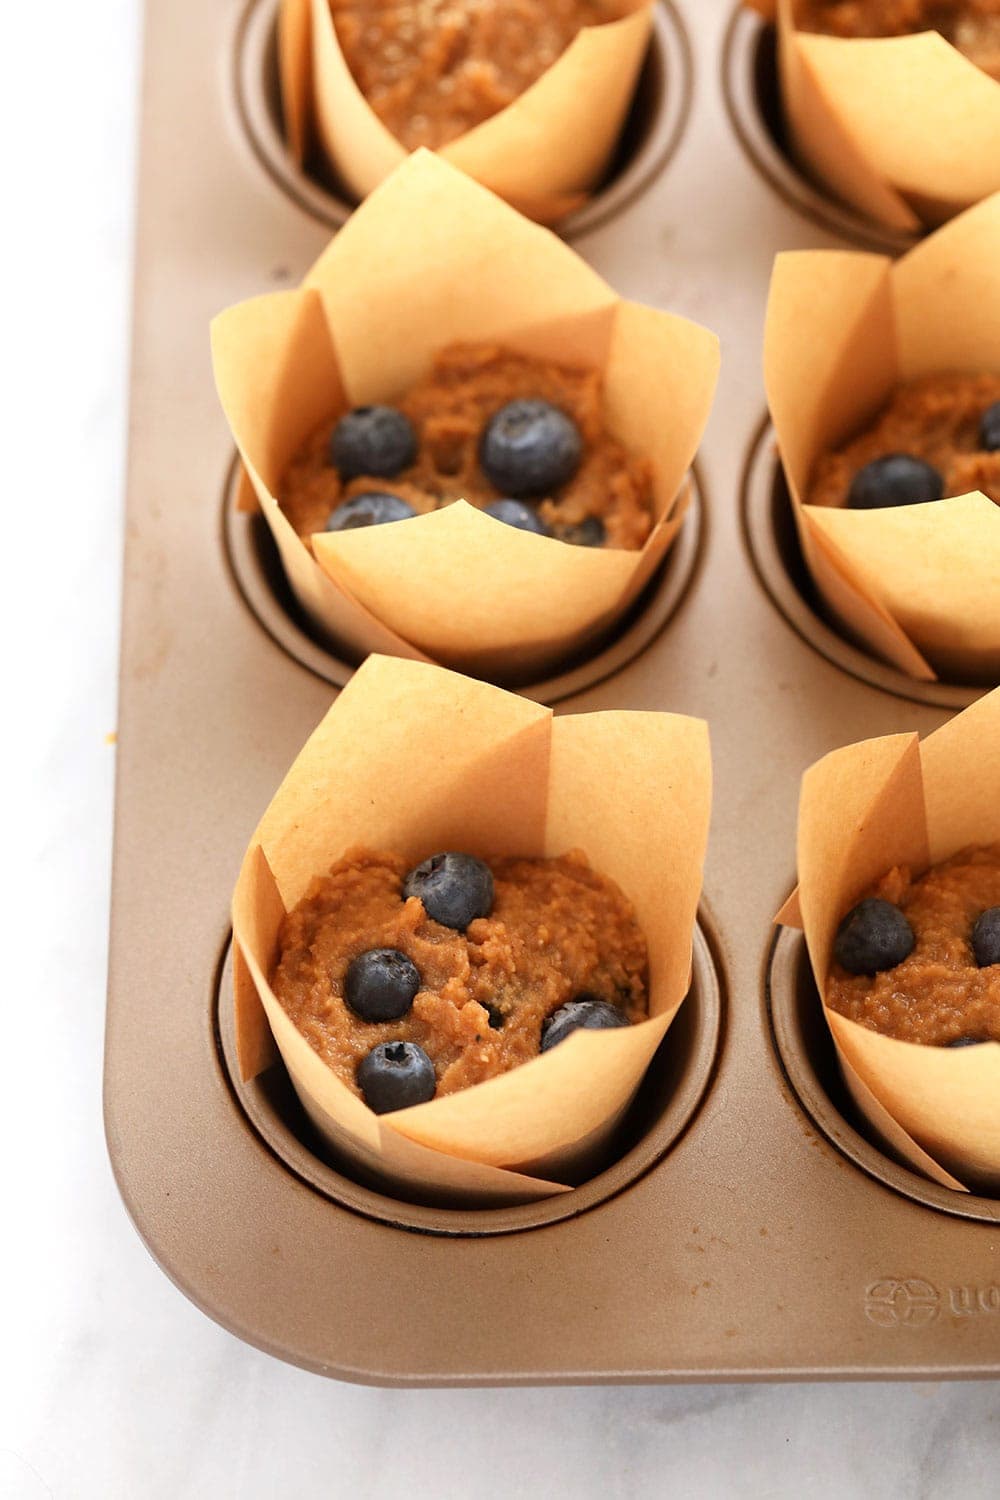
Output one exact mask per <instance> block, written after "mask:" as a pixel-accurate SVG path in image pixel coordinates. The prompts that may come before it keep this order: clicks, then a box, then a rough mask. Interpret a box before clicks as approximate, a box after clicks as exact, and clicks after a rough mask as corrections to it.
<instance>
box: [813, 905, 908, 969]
mask: <svg viewBox="0 0 1000 1500" xmlns="http://www.w3.org/2000/svg"><path fill="white" fill-rule="evenodd" d="M915 943H916V938H915V937H914V935H913V928H912V927H911V926H910V924H909V922H908V921H907V920H906V918H905V917H904V916H903V913H902V912H901V911H900V909H899V907H898V906H893V904H892V902H891V901H882V900H881V899H880V898H879V897H878V896H868V897H866V898H865V900H864V901H859V902H858V904H857V906H855V907H853V908H852V910H851V911H849V912H848V913H847V916H846V917H845V918H844V920H843V921H842V922H841V924H840V926H839V927H838V928H837V937H836V941H835V942H834V945H833V956H834V958H836V960H837V962H838V964H840V966H841V968H842V969H846V970H847V972H848V973H849V974H868V975H871V974H879V973H881V971H882V970H883V969H894V968H895V967H896V965H897V964H901V963H902V962H903V959H904V958H909V956H910V954H911V953H912V952H913V948H914V944H915Z"/></svg>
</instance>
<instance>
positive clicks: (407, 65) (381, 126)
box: [278, 0, 653, 223]
mask: <svg viewBox="0 0 1000 1500" xmlns="http://www.w3.org/2000/svg"><path fill="white" fill-rule="evenodd" d="M537 11H538V13H537V16H535V17H532V15H531V13H530V6H529V4H528V0H504V3H503V4H500V5H497V4H496V3H495V0H494V3H491V4H490V5H488V6H486V5H484V6H479V7H477V6H473V5H468V6H465V7H455V6H448V5H445V4H442V3H440V0H434V3H432V4H429V5H424V6H412V7H408V8H402V7H398V8H397V7H387V6H379V5H377V4H370V5H368V6H367V7H365V6H353V5H347V4H344V3H342V0H332V3H331V0H283V3H282V7H281V11H280V24H279V30H278V53H279V74H280V81H281V94H282V108H283V113H284V117H285V129H286V134H287V138H288V143H289V147H290V149H291V151H292V153H293V155H294V156H295V157H296V158H297V159H298V161H299V162H300V164H301V162H302V161H303V159H304V157H305V155H306V154H307V151H308V149H309V147H310V145H314V146H315V147H317V148H318V149H319V150H320V151H321V152H322V154H323V155H324V156H325V157H326V159H327V160H328V162H329V163H330V165H331V166H332V168H333V169H334V171H335V172H336V174H337V177H338V178H339V179H340V181H341V182H343V183H344V185H345V186H346V187H347V188H348V189H349V190H350V192H351V193H353V194H354V195H355V196H356V197H358V198H359V199H360V198H364V197H366V196H367V194H368V193H370V192H371V191H372V190H373V189H374V188H376V187H377V186H378V184H379V183H380V182H382V181H383V180H384V179H385V178H386V177H388V176H389V175H390V173H392V172H393V171H395V169H396V168H397V167H398V166H399V165H400V164H401V163H402V162H403V161H404V160H405V158H406V156H407V154H408V153H409V152H410V151H412V150H414V149H417V148H419V147H424V146H426V147H429V148H431V149H435V150H438V151H439V152H440V154H441V155H442V156H443V157H445V158H446V159H447V160H448V161H450V162H451V163H452V164H453V165H454V166H456V167H459V168H460V169H461V170H462V171H463V172H467V173H468V175H469V176H470V177H474V178H475V179H476V181H477V182H481V183H483V184H484V186H486V187H488V188H490V189H492V191H493V192H495V193H498V194H499V195H500V196H501V197H502V198H505V199H506V200H507V202H508V203H511V204H513V206H514V207H515V208H517V209H519V210H520V211H521V212H522V213H525V214H528V215H529V216H530V217H531V218H534V219H536V220H538V221H540V222H542V223H553V222H555V221H556V220H557V219H560V218H563V217H564V216H565V215H566V214H568V213H570V212H572V210H574V209H575V208H578V207H579V206H580V205H581V204H582V203H583V202H585V201H586V198H587V197H588V195H589V194H590V192H591V191H592V190H593V189H594V187H595V185H596V184H597V183H598V182H599V181H600V179H601V177H602V175H603V173H604V171H605V169H606V167H607V164H608V161H609V159H610V157H611V155H612V153H613V151H614V148H615V144H616V142H617V140H618V137H619V134H620V133H621V129H622V126H623V124H624V121H625V117H626V115H627V113H628V109H629V105H630V103H631V101H632V96H633V94H634V92H635V87H636V83H637V80H638V77H639V71H640V69H641V67H642V61H643V58H644V56H645V54H646V49H647V46H648V44H649V37H650V33H651V29H652V24H653V6H652V4H651V3H650V0H559V3H558V4H557V5H551V4H550V3H548V4H544V3H543V4H540V5H538V7H537ZM477 12H481V14H479V13H477ZM578 26H579V27H581V28H582V29H577V27H578Z"/></svg>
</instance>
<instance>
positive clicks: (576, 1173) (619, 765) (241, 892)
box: [233, 656, 711, 1201]
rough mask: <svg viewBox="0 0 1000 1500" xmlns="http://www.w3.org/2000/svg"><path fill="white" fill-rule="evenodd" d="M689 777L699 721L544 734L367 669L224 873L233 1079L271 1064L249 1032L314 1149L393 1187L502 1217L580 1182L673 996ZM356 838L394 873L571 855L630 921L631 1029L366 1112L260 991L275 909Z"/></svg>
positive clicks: (700, 815) (682, 937)
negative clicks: (407, 1105)
mask: <svg viewBox="0 0 1000 1500" xmlns="http://www.w3.org/2000/svg"><path fill="white" fill-rule="evenodd" d="M710 783H711V770H710V763H709V749H708V729H707V725H705V724H704V723H703V722H702V721H701V720H698V719H689V718H682V717H679V716H676V715H673V714H657V713H595V714H580V715H575V716H566V717H561V718H558V719H556V718H554V717H553V715H552V713H551V710H549V709H545V708H542V707H540V706H538V705H537V704H534V703H530V702H528V701H527V700H526V699H522V698H518V697H516V696H514V695H512V694H508V693H504V692H502V691H500V690H499V689H498V688H493V687H489V686H487V685H486V684H483V683H479V682H475V681H472V680H470V679H467V678H463V677H459V676H457V675H455V674H453V673H450V672H446V671H444V670H443V669H442V668H439V667H434V666H430V665H427V664H424V663H416V662H404V661H399V660H396V659H393V658H388V657H378V656H375V657H371V658H370V659H369V660H368V662H366V663H365V665H364V666H363V667H362V668H361V669H360V670H359V671H358V672H357V674H356V675H355V677H354V678H353V679H352V681H351V682H350V683H349V684H348V686H347V687H346V688H345V689H344V691H343V692H342V693H341V695H340V697H339V698H338V699H337V701H336V703H335V704H334V706H333V707H332V708H331V709H330V711H329V713H328V714H327V715H326V717H325V719H324V720H323V721H322V723H321V724H320V725H319V727H318V728H317V730H316V731H315V733H314V734H313V735H312V737H311V738H310V739H309V740H308V742H307V743H306V745H305V746H304V748H303V750H302V752H301V753H300V755H299V756H298V758H297V759H296V761H295V764H294V765H293V766H292V768H291V770H290V771H289V773H288V775H287V777H286V778H285V780H284V782H283V783H282V785H281V787H280V788H279V790H278V792H277V793H276V795H275V797H274V800H273V802H272V803H271V805H270V807H269V808H268V810H267V812H266V813H265V814H264V817H263V818H262V820H261V822H260V824H259V826H258V828H257V830H256V832H255V833H254V836H253V839H252V840H251V843H250V848H249V851H248V853H247V855H246V858H245V860H244V863H243V867H242V870H241V871H240V876H239V881H238V883H237V886H236V891H235V894H234V897H233V934H234V949H235V952H236V954H237V966H236V974H237V982H236V1035H237V1050H238V1056H239V1059H240V1068H241V1071H242V1073H243V1075H244V1077H252V1076H254V1075H255V1074H256V1073H257V1072H259V1071H260V1070H261V1069H262V1068H263V1067H265V1066H267V1064H268V1063H269V1062H270V1061H272V1060H273V1056H274V1053H273V1048H272V1045H271V1039H270V1037H269V1035H268V1022H270V1028H271V1032H272V1033H273V1037H274V1040H275V1041H276V1043H277V1045H278V1048H279V1050H280V1052H281V1055H282V1057H283V1058H284V1061H285V1065H286V1067H287V1068H288V1071H289V1074H290V1075H291V1079H292V1082H293V1084H294V1085H295V1088H296V1090H297V1092H298V1094H299V1096H300V1098H301V1099H302V1102H303V1104H304V1106H305V1108H306V1109H307V1111H308V1112H309V1114H310V1116H311V1117H312V1119H313V1121H314V1123H315V1124H316V1126H317V1127H318V1128H319V1130H320V1131H321V1133H322V1134H323V1135H324V1136H325V1138H326V1139H327V1140H328V1141H329V1142H330V1143H331V1144H332V1145H333V1146H334V1147H335V1148H336V1150H337V1151H338V1152H339V1153H340V1154H341V1155H346V1156H348V1157H350V1158H352V1159H353V1160H354V1161H356V1162H358V1163H359V1164H360V1165H361V1166H362V1167H363V1168H365V1169H367V1170H368V1171H372V1170H374V1171H376V1172H377V1173H378V1174H379V1175H380V1176H382V1177H383V1178H385V1179H388V1180H389V1181H390V1182H391V1183H393V1184H395V1185H396V1186H402V1187H403V1188H404V1189H406V1190H407V1191H409V1192H414V1191H416V1192H420V1193H425V1194H432V1195H440V1194H448V1195H456V1194H458V1195H460V1196H461V1197H462V1198H463V1199H467V1200H481V1201H498V1200H503V1201H520V1200H525V1199H528V1198H532V1197H542V1196H547V1195H549V1194H551V1193H555V1192H559V1191H562V1190H563V1185H564V1184H566V1183H569V1182H573V1181H577V1180H580V1178H581V1177H582V1176H583V1175H586V1174H587V1171H588V1167H589V1166H590V1165H591V1164H592V1163H593V1162H594V1161H595V1160H596V1159H597V1157H598V1156H599V1154H600V1151H601V1148H603V1147H604V1146H605V1145H606V1143H607V1141H608V1138H609V1136H610V1134H611V1132H612V1131H613V1129H614V1127H615V1126H616V1125H617V1123H618V1122H619V1120H620V1119H621V1116H622V1114H623V1113H624V1110H625V1109H626V1107H627V1105H628V1103H629V1102H630V1100H631V1098H632V1096H633V1094H634V1092H635V1090H636V1088H637V1087H638V1085H639V1083H640V1081H641V1079H642V1076H643V1074H644V1073H645V1071H646V1068H647V1066H648V1064H649V1061H650V1059H651V1057H652V1056H653V1053H654V1052H655V1050H656V1048H657V1046H658V1045H659V1043H660V1041H661V1040H662V1038H663V1036H664V1035H665V1033H666V1031H667V1028H668V1027H669V1025H670V1023H671V1021H672V1020H673V1017H674V1015H675V1013H676V1011H677V1009H678V1007H679V1006H680V1003H681V1001H682V1000H683V998H684V995H685V993H686V991H687V988H688V984H689V982H690V974H691V944H692V935H693V930H694V922H695V916H696V912H697V906H698V900H699V896H700V892H701V870H702V861H703V858H704V852H705V843H706V838H707V832H708V817H709V804H710V798H711V785H710ZM359 844H366V845H368V846H369V847H371V848H376V849H380V848H381V849H393V850H398V851H401V852H402V853H404V854H407V855H409V856H411V857H412V858H413V859H414V861H416V860H418V859H421V858H424V857H425V856H426V855H428V854H430V853H433V852H434V851H435V850H437V849H441V848H456V847H457V848H461V849H466V850H470V851H473V852H477V853H479V854H482V855H485V856H488V857H493V856H502V855H505V854H521V855H539V856H540V855H546V856H550V855H557V854H564V853H566V852H567V851H568V850H570V849H574V848H581V849H583V850H584V852H585V853H586V855H587V857H588V859H589V860H590V861H591V864H592V865H593V867H594V868H595V869H596V870H599V871H600V872H601V873H602V874H604V875H607V876H609V877H610V878H611V879H612V880H614V881H616V882H617V883H618V884H619V886H620V887H621V888H622V890H623V891H624V892H625V894H626V895H627V896H628V897H629V899H630V900H631V901H632V902H633V903H634V905H635V908H636V915H637V918H638V921H639V923H640V925H641V927H642V929H643V931H644V933H645V935H646V939H647V942H648V945H649V975H650V1019H649V1020H648V1021H644V1022H642V1023H640V1024H639V1025H636V1026H631V1027H627V1028H625V1029H623V1030H620V1031H615V1032H604V1033H600V1034H596V1033H589V1034H576V1035H574V1036H572V1037H570V1038H569V1039H568V1040H567V1041H566V1042H565V1043H563V1044H562V1045H561V1046H560V1047H558V1048H555V1049H553V1051H552V1052H551V1053H547V1054H545V1056H543V1057H539V1058H537V1059H535V1060H533V1061H532V1062H530V1063H527V1064H525V1065H524V1066H522V1067H520V1068H517V1069H515V1070H514V1071H512V1072H510V1073H508V1074H505V1075H503V1076H502V1077H499V1078H496V1079H491V1080H490V1081H489V1082H487V1083H484V1084H479V1085H477V1086H476V1087H475V1088H472V1089H467V1090H465V1091H464V1092H463V1093H459V1094H454V1095H451V1096H449V1097H446V1098H442V1099H435V1100H432V1101H431V1102H430V1103H429V1104H424V1105H420V1106H418V1107H416V1108H413V1109H407V1110H401V1111H399V1112H397V1113H395V1114H393V1115H392V1116H382V1117H381V1118H379V1117H377V1116H376V1115H374V1114H372V1113H371V1111H370V1110H368V1108H367V1107H366V1106H365V1105H364V1104H363V1103H362V1102H361V1100H359V1099H358V1098H356V1097H355V1095H354V1094H352V1093H351V1092H350V1090H349V1089H347V1088H346V1087H345V1085H344V1084H342V1083H341V1082H340V1080H339V1079H338V1078H337V1077H336V1076H335V1075H334V1074H333V1072H332V1071H330V1070H329V1069H328V1068H327V1067H326V1066H325V1064H324V1063H322V1062H321V1060H320V1058H319V1057H318V1055H317V1054H316V1053H315V1052H313V1050H312V1048H311V1047H310V1046H309V1044H308V1043H307V1042H306V1040H305V1038H304V1037H303V1036H302V1035H301V1034H300V1033H299V1032H298V1031H297V1030H296V1029H295V1027H294V1026H293V1025H292V1024H291V1022H290V1021H289V1020H288V1018H287V1016H286V1015H285V1013H284V1011H283V1010H282V1009H281V1007H280V1006H279V1005H278V1003H277V1000H276V999H275V997H274V995H273V994H272V991H271V989H270V986H269V985H268V982H267V976H268V974H269V973H270V972H271V969H272V967H273V964H274V961H275V956H276V940H277V933H278V927H279V924H280V922H281V918H282V916H283V914H284V912H285V910H286V909H290V908H291V907H293V906H294V905H295V904H296V902H297V901H299V900H300V899H301V897H302V896H303V895H304V894H305V892H306V891H307V889H308V888H309V886H310V884H311V882H312V880H313V879H314V877H316V876H317V875H320V874H322V873H325V871H326V870H327V869H329V867H330V865H331V864H332V863H333V862H334V861H335V860H337V859H338V858H340V857H341V856H342V855H343V854H344V852H345V851H346V850H347V849H349V848H351V847H352V846H356V845H359ZM265 1013H266V1019H265ZM536 1178H541V1179H542V1180H540V1181H536V1180H534V1179H536ZM546 1179H547V1180H546Z"/></svg>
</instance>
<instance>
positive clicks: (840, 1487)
mask: <svg viewBox="0 0 1000 1500" xmlns="http://www.w3.org/2000/svg"><path fill="white" fill-rule="evenodd" d="M206 3H208V0H206ZM718 3H721V0H718ZM138 9H139V7H138V5H137V4H136V3H134V0H91V3H90V4H89V5H81V4H80V3H79V0H50V3H49V4H48V5H46V6H42V5H38V4H36V5H29V6H21V7H18V8H15V7H13V6H12V5H10V6H8V7H7V13H6V14H5V17H4V19H5V23H6V24H5V54H6V58H7V61H8V68H7V69H6V70H5V72H6V77H5V84H4V89H3V91H2V92H3V104H2V108H3V110H4V112H5V116H6V119H5V127H6V128H5V130H4V139H5V141H6V143H7V150H6V152H5V163H6V172H5V178H6V188H7V193H6V196H7V203H8V208H9V209H10V210H12V212H11V213H10V215H9V216H8V217H7V229H6V230H5V231H4V235H3V251H2V257H3V268H4V273H5V274H4V285H5V287H6V288H7V296H6V297H5V299H4V300H5V339H4V343H5V353H6V356H7V358H6V360H5V362H4V364H5V369H6V373H7V380H8V382H9V384H8V387H7V391H6V395H5V402H4V407H3V410H4V412H5V413H6V414H10V415H11V416H12V418H13V420H12V424H11V427H10V429H9V430H8V431H7V432H6V435H5V439H4V449H5V452H6V455H7V459H8V462H7V464H6V465H5V480H6V504H5V517H6V532H5V547H4V558H5V564H6V565H5V567H4V575H3V576H4V583H3V588H2V590H0V598H2V607H3V611H4V621H3V635H4V639H5V640H6V641H7V642H8V643H9V646H8V650H7V652H6V654H5V659H6V663H7V666H6V673H7V677H8V681H9V678H10V676H11V674H13V678H14V686H15V691H14V693H13V694H10V693H8V695H7V703H8V718H7V726H8V727H7V730H6V733H5V735H4V737H3V741H2V746H3V748H2V755H3V773H4V775H3V785H4V786H5V787H6V788H8V789H9V791H8V796H7V798H6V799H5V805H4V819H5V824H6V827H7V830H8V833H9V834H10V837H9V838H8V839H7V840H6V844H7V851H8V852H7V860H6V867H7V892H8V894H7V897H6V900H5V903H4V906H5V910H6V912H7V913H9V914H12V916H13V921H12V923H11V925H10V927H9V928H8V930H7V936H6V942H5V962H6V967H7V975H6V984H5V991H6V1005H5V1014H6V1017H7V1024H6V1033H5V1043H6V1053H7V1057H8V1058H9V1059H12V1061H11V1063H10V1064H9V1066H8V1068H7V1069H6V1070H5V1076H4V1080H3V1088H2V1091H0V1098H2V1103H3V1116H4V1122H5V1128H4V1134H3V1140H4V1174H3V1181H4V1189H5V1191H4V1197H5V1199H6V1204H7V1209H8V1213H7V1215H6V1223H7V1228H6V1229H5V1230H4V1232H3V1233H2V1235H0V1269H2V1274H3V1284H4V1286H5V1288H6V1290H7V1293H8V1295H7V1296H6V1297H5V1299H4V1316H3V1323H2V1335H0V1347H2V1350H3V1355H4V1358H3V1360H2V1373H0V1381H2V1399H0V1497H3V1500H22V1497H24V1500H34V1497H43V1496H57V1497H59V1500H70V1497H72V1500H78V1497H79V1500H91V1497H94V1500H109V1497H119V1496H121V1497H128V1500H131V1497H141V1500H145V1497H150V1500H186V1497H203V1496H204V1497H208V1496H213V1497H215V1496H230V1495H233V1496H235V1495H240V1496H245V1497H247V1500H258V1497H259V1500H265V1497H270V1496H273V1495H282V1496H286V1497H312V1496H320V1495H322V1496H324V1497H325V1496H331V1495H332V1496H341V1495H344V1496H348V1495H350V1496H357V1497H382V1496H395V1495H404V1494H405V1495H409V1496H434V1497H451V1496H455V1497H459V1496H462V1497H465V1496H469V1495H472V1494H475V1495H484V1496H497V1497H501V1496H504V1497H505V1496H519V1495H548V1494H554V1493H556V1492H557V1491H558V1492H561V1493H563V1494H566V1495H573V1496H576V1495H581V1496H589V1495H594V1496H597V1495H601V1496H612V1497H614V1496H633V1495H647V1494H648V1495H661V1494H666V1493H678V1494H686V1493H691V1492H698V1493H700V1494H702V1495H706V1496H709V1497H713V1496H730V1495H733V1496H747V1497H758V1496H760V1497H763V1496H786V1495H787V1496H798V1495H801V1494H809V1495H810V1496H811V1497H812V1500H827V1497H838V1500H839V1497H851V1496H859V1497H860V1496H870V1495H874V1494H877V1495H879V1496H906V1497H917V1496H927V1497H933V1500H951V1497H966V1496H969V1497H980V1496H988V1495H996V1494H998V1493H1000V1418H998V1400H997V1398H998V1394H1000V1393H998V1390H997V1388H996V1387H995V1386H991V1385H989V1384H986V1383H982V1384H969V1385H964V1386H957V1385H956V1386H947V1385H935V1386H909V1387H907V1386H902V1385H882V1386H868V1387H864V1386H839V1387H835V1386H797V1387H791V1386H784V1387H778V1386H775V1387H759V1388H754V1387H722V1388H714V1389H713V1388H709V1387H702V1388H681V1389H589V1390H546V1391H473V1392H410V1393H405V1392H381V1391H373V1390H363V1389H353V1388H349V1387H346V1386H338V1385H335V1384H331V1383H329V1382H325V1381H323V1380H321V1379H319V1378H317V1377H314V1376H311V1375H306V1374H304V1373H302V1372H300V1371H298V1370H294V1369H290V1368H286V1367H284V1366H282V1365H280V1364H278V1363H277V1362H275V1361H273V1360H271V1359H268V1358H267V1357H266V1356H264V1355H262V1354H259V1353H257V1352H256V1351H254V1350H252V1349H249V1348H246V1347H244V1346H243V1345H242V1344H240V1343H239V1342H238V1341H237V1340H235V1339H234V1338H231V1337H230V1336H229V1335H228V1334H227V1333H225V1332H223V1331H222V1329H220V1328H218V1327H216V1326H215V1325H214V1324H212V1323H211V1322H209V1321H208V1320H207V1319H206V1318H204V1317H203V1316H202V1315H201V1314H200V1313H199V1312H197V1311H196V1310H195V1309H194V1308H193V1307H192V1306H191V1305H190V1304H189V1303H188V1302H186V1301H185V1299H184V1297H183V1296H182V1295H181V1294H180V1293H179V1292H178V1291H176V1290H175V1289H174V1288H173V1286H171V1285H170V1284H169V1283H168V1282H167V1281H166V1279H165V1278H164V1277H163V1276H162V1275H161V1274H160V1272H159V1271H158V1270H157V1269H156V1267H155V1266H154V1264H153V1262H152V1261H151V1260H150V1259H149V1257H148V1255H147V1254H146V1251H145V1250H144V1249H143V1247H142V1245H141V1244H140V1242H139V1240H138V1238H137V1237H136V1235H135V1233H134V1232H133V1230H132V1228H131V1226H130V1225H129V1223H128V1221H127V1219H126V1217H125V1214H124V1211H123V1209H122V1207H121V1205H120V1203H119V1201H118V1198H117V1195H116V1192H115V1189H114V1186H113V1183H112V1180H111V1173H110V1170H109V1168H108V1164H107V1159H106V1156H105V1151H104V1141H103V1136H102V1129H101V1113H100V1073H101V1045H102V1032H103V1005H104V995H103V991H104V966H105V929H106V919H107V891H108V871H109V853H110V830H111V811H112V809H111V801H112V798H111V791H112V772H113V756H114V752H113V750H112V749H111V748H109V746H108V745H107V744H106V743H105V736H106V734H107V733H108V732H109V731H110V730H111V729H113V726H114V721H115V665H116V664H115V657H116V649H117V643H116V631H117V609H118V572H119V547H120V533H121V475H122V458H123V448H124V441H125V427H126V421H125V405H124V400H125V390H126V373H127V372H126V364H127V361H126V340H127V308H128V296H129V285H128V283H129V241H130V226H131V191H130V188H131V171H132V130H133V124H132V119H133V110H132V106H133V96H134V92H135V86H136V71H135V67H136V51H137V44H138V36H137V32H138V14H137V13H138ZM54 36H58V38H59V45H58V46H56V47H53V46H52V45H51V43H52V39H53V37H54ZM43 58H44V66H43V65H42V59H43ZM43 100H44V101H46V102H44V103H43V102H42V101H43ZM11 329H13V339H12V338H11ZM11 455H13V467H11V464H10V457H11ZM39 540H41V541H42V542H43V543H44V547H43V549H42V550H39V549H38V542H39ZM36 556H38V557H40V558H43V559H44V564H43V567H42V568H34V569H31V568H29V567H26V566H25V565H24V563H23V562H22V559H28V558H32V559H33V558H34V557H36ZM40 603H41V605H42V606H43V610H44V612H43V613H41V614H40V613H39V604H40ZM23 648H26V649H23ZM39 886H42V887H44V889H45V891H46V893H47V903H48V904H56V905H57V906H58V907H59V910H60V920H59V924H58V928H57V927H56V926H55V925H54V924H53V923H52V922H51V921H50V920H49V919H48V918H47V916H46V915H45V912H44V911H39V910H38V909H36V908H35V907H34V906H33V904H32V900H31V897H32V894H33V892H34V891H35V890H36V889H37V888H38V887H39ZM43 1041H44V1043H45V1056H44V1064H43V1062H42V1047H41V1043H42V1042H43ZM43 1066H44V1072H43ZM39 1084H41V1087H40V1086H39ZM469 1475H475V1476H478V1478H477V1479H476V1480H475V1482H471V1481H470V1479H469V1478H468V1477H467V1476H469Z"/></svg>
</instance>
